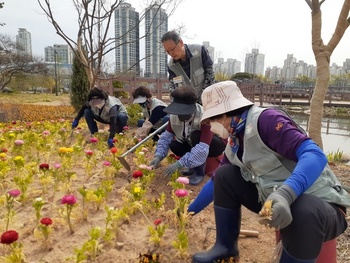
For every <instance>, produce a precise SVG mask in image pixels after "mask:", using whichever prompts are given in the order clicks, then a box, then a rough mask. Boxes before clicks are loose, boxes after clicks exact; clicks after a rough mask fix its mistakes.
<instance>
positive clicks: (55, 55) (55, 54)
mask: <svg viewBox="0 0 350 263" xmlns="http://www.w3.org/2000/svg"><path fill="white" fill-rule="evenodd" d="M54 52H55V53H54V57H55V89H56V96H58V88H57V51H56V49H55V50H54Z"/></svg>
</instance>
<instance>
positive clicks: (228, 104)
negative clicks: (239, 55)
mask: <svg viewBox="0 0 350 263" xmlns="http://www.w3.org/2000/svg"><path fill="white" fill-rule="evenodd" d="M201 98H202V104H203V110H204V113H203V115H202V119H201V121H203V120H206V119H208V118H210V117H213V116H216V115H220V114H224V113H226V112H230V111H233V110H237V109H240V108H243V107H245V106H249V105H253V104H254V103H253V102H251V101H250V100H248V99H246V98H245V97H243V95H242V92H241V90H240V89H239V88H238V86H237V84H236V82H234V81H231V80H227V81H222V82H218V83H215V84H213V85H211V86H209V87H207V88H206V89H205V90H204V91H203V93H202V97H201Z"/></svg>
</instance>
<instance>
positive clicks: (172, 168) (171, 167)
mask: <svg viewBox="0 0 350 263" xmlns="http://www.w3.org/2000/svg"><path fill="white" fill-rule="evenodd" d="M181 168H182V165H181V164H180V163H179V161H176V162H175V163H172V164H169V165H168V166H167V167H166V168H165V170H164V175H165V176H171V175H172V174H173V173H175V172H176V171H177V170H179V169H181Z"/></svg>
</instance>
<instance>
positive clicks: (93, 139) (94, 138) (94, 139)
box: [90, 137, 98, 143]
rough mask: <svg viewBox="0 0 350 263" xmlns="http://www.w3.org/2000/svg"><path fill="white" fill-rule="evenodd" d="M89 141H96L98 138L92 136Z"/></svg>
mask: <svg viewBox="0 0 350 263" xmlns="http://www.w3.org/2000/svg"><path fill="white" fill-rule="evenodd" d="M90 142H91V143H97V142H98V139H97V138H96V137H92V138H90Z"/></svg>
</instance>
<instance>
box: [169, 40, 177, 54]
mask: <svg viewBox="0 0 350 263" xmlns="http://www.w3.org/2000/svg"><path fill="white" fill-rule="evenodd" d="M179 42H180V41H177V42H176V45H175V47H173V48H172V49H169V50H166V53H168V54H170V53H171V52H173V51H174V50H175V48H176V47H177V44H179Z"/></svg>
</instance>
